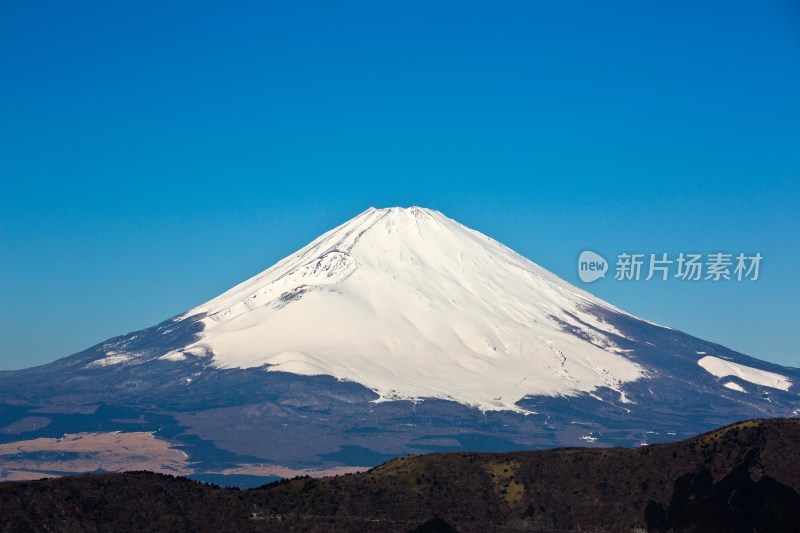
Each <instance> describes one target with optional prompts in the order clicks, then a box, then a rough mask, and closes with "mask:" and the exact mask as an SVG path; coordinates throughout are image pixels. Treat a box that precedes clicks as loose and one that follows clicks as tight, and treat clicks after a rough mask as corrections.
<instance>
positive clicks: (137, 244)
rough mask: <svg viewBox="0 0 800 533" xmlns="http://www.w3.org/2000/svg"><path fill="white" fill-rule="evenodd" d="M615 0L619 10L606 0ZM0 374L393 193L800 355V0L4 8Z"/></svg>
mask: <svg viewBox="0 0 800 533" xmlns="http://www.w3.org/2000/svg"><path fill="white" fill-rule="evenodd" d="M600 4H603V5H600ZM0 77H2V83H0V178H1V179H2V184H3V187H2V190H3V193H2V194H1V195H0V369H13V368H22V367H27V366H31V365H34V364H40V363H44V362H48V361H51V360H54V359H56V358H58V357H62V356H65V355H68V354H70V353H73V352H76V351H78V350H81V349H83V348H86V347H88V346H90V345H92V344H95V343H97V342H100V341H102V340H105V339H106V338H108V337H111V336H114V335H117V334H122V333H126V332H129V331H133V330H136V329H141V328H144V327H147V326H150V325H153V324H155V323H157V322H159V321H161V320H163V319H165V318H168V317H170V316H172V315H175V314H178V313H180V312H182V311H184V310H186V309H188V308H190V307H193V306H195V305H197V304H199V303H201V302H203V301H204V300H206V299H208V298H210V297H212V296H215V295H216V294H218V293H219V292H221V291H223V290H225V289H227V288H228V287H230V286H232V285H233V284H235V283H237V282H239V281H242V280H243V279H245V278H247V277H248V276H251V275H253V274H255V273H257V272H259V271H260V270H263V269H264V268H266V267H268V266H270V265H271V264H272V263H274V262H275V261H277V260H278V259H280V258H282V257H283V256H285V255H288V254H289V253H291V252H293V251H294V250H296V249H298V248H300V247H301V246H302V245H304V244H306V243H307V242H308V241H310V240H312V239H313V238H314V237H316V236H317V235H319V234H320V233H322V232H324V231H326V230H328V229H330V228H331V227H333V226H335V225H337V224H339V223H341V222H344V221H345V220H347V219H349V218H351V217H352V216H355V215H356V214H358V213H359V212H361V211H363V210H364V209H366V208H367V207H369V206H378V207H387V206H395V205H402V206H407V205H422V206H426V207H432V208H435V209H439V210H441V211H443V212H444V213H445V214H446V215H448V216H450V217H452V218H455V219H456V220H458V221H460V222H462V223H464V224H466V225H468V226H470V227H473V228H475V229H477V230H479V231H482V232H484V233H486V234H488V235H490V236H491V237H494V238H495V239H497V240H499V241H501V242H503V243H504V244H507V245H508V246H510V247H512V248H514V249H515V250H517V251H518V252H520V253H522V254H523V255H525V256H527V257H528V258H530V259H532V260H533V261H535V262H537V263H539V264H541V265H542V266H544V267H546V268H549V269H550V270H552V271H554V272H555V273H557V274H559V275H561V276H562V277H564V278H566V279H567V280H569V281H571V282H574V283H576V284H580V282H579V281H578V278H577V272H576V260H577V256H578V254H579V253H580V251H582V250H583V249H586V248H590V249H593V250H596V251H599V252H600V253H602V254H604V255H605V256H606V257H610V256H613V255H614V254H616V253H619V252H622V251H638V252H644V253H660V252H670V253H677V252H680V251H687V252H688V251H699V252H702V253H711V252H716V251H728V252H733V253H736V252H739V251H743V252H756V251H759V252H761V253H762V254H763V255H764V263H763V265H762V270H761V279H759V280H758V281H757V282H754V283H735V282H726V283H718V284H713V283H710V282H696V283H678V282H656V281H652V282H649V283H645V282H638V283H621V282H614V281H613V280H610V279H606V280H602V281H598V282H596V283H594V284H592V285H589V286H584V287H585V288H587V289H588V290H590V291H592V292H594V293H595V294H597V295H598V296H600V297H602V298H604V299H606V300H608V301H609V302H611V303H613V304H615V305H618V306H620V307H622V308H624V309H626V310H628V311H630V312H633V313H635V314H638V315H640V316H643V317H645V318H648V319H650V320H653V321H656V322H659V323H662V324H667V325H670V326H673V327H677V328H679V329H682V330H684V331H687V332H689V333H692V334H694V335H697V336H699V337H702V338H705V339H708V340H712V341H715V342H719V343H721V344H724V345H726V346H729V347H731V348H733V349H736V350H739V351H742V352H744V353H747V354H749V355H753V356H756V357H759V358H762V359H766V360H770V361H775V362H778V363H782V364H788V365H792V366H800V350H798V348H797V342H796V340H797V334H796V331H797V323H798V318H800V313H798V300H800V290H799V289H798V280H797V268H798V265H800V249H799V247H798V244H797V242H798V235H800V215H798V207H799V206H800V98H798V95H799V94H800V7H799V6H798V4H797V3H796V2H793V1H791V0H786V1H779V0H774V1H767V2H758V3H754V2H735V1H734V2H732V1H725V2H714V1H704V2H689V1H678V2H642V1H631V2H608V3H606V2H603V3H600V2H592V1H586V2H568V1H565V2H532V1H528V2H502V3H497V2H437V1H434V2H430V1H426V2H280V3H278V2H252V3H247V2H227V3H224V4H219V3H203V2H194V1H193V2H147V1H140V2H130V3H126V4H125V5H123V3H121V2H100V1H98V2H85V1H76V2H56V1H52V2H41V1H29V2H3V3H0Z"/></svg>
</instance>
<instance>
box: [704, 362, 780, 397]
mask: <svg viewBox="0 0 800 533" xmlns="http://www.w3.org/2000/svg"><path fill="white" fill-rule="evenodd" d="M697 364H698V365H700V366H701V367H703V369H704V370H705V371H706V372H708V373H709V374H711V375H713V376H715V377H718V378H725V377H728V376H735V377H737V378H739V379H743V380H745V381H749V382H750V383H754V384H756V385H763V386H764V387H770V388H773V389H780V390H784V391H788V390H789V388H790V387H791V386H792V382H791V381H790V380H789V378H787V377H786V376H783V375H781V374H776V373H775V372H768V371H766V370H760V369H758V368H752V367H749V366H745V365H740V364H739V363H734V362H733V361H726V360H725V359H720V358H719V357H714V356H713V355H707V356H705V357H703V358H702V359H700V360H699V361H697ZM725 386H726V387H728V388H733V387H730V386H729V384H726V385H725ZM733 389H734V390H741V387H739V388H738V389H736V388H733Z"/></svg>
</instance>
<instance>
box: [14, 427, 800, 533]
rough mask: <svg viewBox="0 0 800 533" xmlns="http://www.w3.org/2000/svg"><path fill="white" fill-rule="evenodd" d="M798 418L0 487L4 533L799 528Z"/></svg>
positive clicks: (791, 530) (758, 529)
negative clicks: (304, 474)
mask: <svg viewBox="0 0 800 533" xmlns="http://www.w3.org/2000/svg"><path fill="white" fill-rule="evenodd" d="M798 442H800V420H795V419H772V420H752V421H747V422H741V423H737V424H734V425H731V426H727V427H724V428H722V429H719V430H716V431H713V432H710V433H706V434H703V435H700V436H698V437H695V438H692V439H688V440H685V441H681V442H674V443H668V444H659V445H652V446H644V447H640V448H638V449H621V448H610V449H587V448H562V449H555V450H543V451H527V452H510V453H467V452H457V453H435V454H428V455H415V456H407V457H403V458H400V459H395V460H393V461H390V462H388V463H385V464H383V465H381V466H378V467H376V468H373V469H372V470H370V471H368V472H365V473H361V474H352V475H345V476H337V477H330V478H322V479H310V478H297V479H293V480H286V481H281V482H277V483H273V484H270V485H265V486H263V487H261V488H258V489H252V490H247V491H239V490H236V489H223V488H219V487H215V486H211V485H204V484H200V483H197V482H192V481H189V480H186V479H183V478H173V477H171V476H165V475H160V474H152V473H148V472H133V473H125V474H106V475H86V476H79V477H71V478H62V479H52V480H42V481H36V482H27V483H5V484H0V516H2V523H0V530H2V531H73V530H81V531H108V530H114V531H398V532H399V531H415V530H416V531H453V530H455V531H461V532H471V531H475V532H479V531H481V532H482V531H613V532H622V531H720V532H722V531H725V532H750V531H771V532H784V531H785V532H794V531H800V495H798V491H799V490H800V447H799V446H798V444H797V443H798Z"/></svg>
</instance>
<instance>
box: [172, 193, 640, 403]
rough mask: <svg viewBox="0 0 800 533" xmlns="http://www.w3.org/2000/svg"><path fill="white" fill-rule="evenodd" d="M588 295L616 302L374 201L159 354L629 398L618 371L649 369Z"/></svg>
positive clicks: (431, 392) (461, 387)
mask: <svg viewBox="0 0 800 533" xmlns="http://www.w3.org/2000/svg"><path fill="white" fill-rule="evenodd" d="M597 307H599V308H602V309H605V310H610V311H613V312H614V313H623V312H622V311H620V310H618V309H616V308H613V307H612V306H610V305H609V304H607V303H605V302H603V301H602V300H599V299H597V298H595V297H594V296H592V295H590V294H588V293H586V292H584V291H582V290H580V289H578V288H576V287H574V286H572V285H570V284H569V283H567V282H565V281H564V280H562V279H560V278H558V277H557V276H555V275H553V274H551V273H550V272H548V271H547V270H545V269H543V268H541V267H539V266H538V265H536V264H534V263H532V262H531V261H529V260H527V259H525V258H524V257H522V256H520V255H519V254H517V253H515V252H513V251H512V250H510V249H509V248H507V247H505V246H503V245H501V244H499V243H498V242H496V241H494V240H492V239H490V238H488V237H486V236H485V235H482V234H481V233H478V232H476V231H473V230H471V229H469V228H466V227H465V226H463V225H461V224H459V223H457V222H455V221H453V220H451V219H449V218H447V217H445V216H444V215H442V214H441V213H439V212H437V211H433V210H428V209H422V208H418V207H412V208H408V209H403V208H391V209H374V208H372V209H369V210H367V211H365V212H364V213H362V214H360V215H358V216H357V217H355V218H353V219H352V220H350V221H348V222H346V223H345V224H343V225H341V226H339V227H337V228H335V229H333V230H332V231H330V232H328V233H326V234H324V235H322V236H321V237H319V238H318V239H316V240H315V241H313V242H312V243H311V244H309V245H308V246H306V247H305V248H303V249H301V250H300V251H298V252H297V253H295V254H293V255H291V256H289V257H287V258H285V259H284V260H282V261H280V262H279V263H278V264H276V265H275V266H273V267H271V268H269V269H267V270H266V271H264V272H262V273H261V274H259V275H257V276H255V277H253V278H252V279H250V280H248V281H246V282H244V283H242V284H240V285H238V286H236V287H234V288H233V289H231V290H229V291H227V292H226V293H224V294H222V295H220V296H219V297H217V298H214V299H213V300H211V301H209V302H207V303H205V304H203V305H201V306H199V307H197V308H195V309H193V310H191V311H189V312H188V313H186V314H185V315H184V316H186V317H189V316H193V315H197V314H204V315H205V317H204V318H203V319H202V321H203V324H204V331H203V333H202V335H201V337H202V338H201V339H200V340H198V341H197V342H195V343H194V344H191V345H189V346H187V347H186V348H185V349H182V350H180V351H176V352H171V353H169V354H167V355H165V356H164V358H165V359H173V360H178V359H183V358H185V357H191V356H199V355H211V356H213V362H214V364H215V365H216V366H218V367H222V368H249V367H260V366H263V365H269V366H268V367H267V369H268V370H271V371H285V372H292V373H295V374H304V375H321V374H326V375H332V376H335V377H336V378H339V379H344V380H351V381H355V382H357V383H360V384H362V385H365V386H367V387H369V388H371V389H373V390H375V391H376V392H377V393H378V394H379V395H380V396H381V399H382V400H391V399H398V398H425V397H432V398H442V399H451V400H455V401H457V402H460V403H463V404H467V405H472V406H477V407H480V408H481V409H483V410H497V409H511V410H517V407H516V406H515V405H514V404H515V402H516V401H518V400H520V399H521V398H523V397H525V396H526V395H551V396H557V395H573V394H576V393H579V392H588V393H591V392H592V391H593V390H595V389H596V388H597V387H609V388H611V389H613V390H617V391H620V395H621V398H620V399H621V400H622V401H626V399H625V397H624V394H623V393H622V392H621V384H622V383H625V382H629V381H632V380H636V379H638V378H640V377H642V376H643V375H644V374H645V371H644V369H643V368H642V367H640V366H639V365H637V364H636V363H634V362H632V361H631V360H629V359H627V358H626V357H624V356H623V355H622V351H621V350H619V349H618V348H617V347H616V346H615V345H614V344H613V342H612V341H611V340H610V339H609V338H608V337H607V336H606V335H603V334H602V332H610V333H615V334H619V332H617V331H616V330H615V329H614V328H613V326H611V325H610V324H608V323H607V322H605V321H603V320H602V319H601V318H599V317H598V316H596V315H595V314H593V313H592V312H591V309H593V308H597ZM587 324H588V325H589V326H591V327H587ZM565 325H566V326H568V327H570V328H572V329H573V332H572V333H570V332H566V331H565ZM595 328H596V329H595ZM598 330H599V332H598ZM575 331H580V333H581V334H580V335H576V334H574V333H575Z"/></svg>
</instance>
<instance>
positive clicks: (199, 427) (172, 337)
mask: <svg viewBox="0 0 800 533" xmlns="http://www.w3.org/2000/svg"><path fill="white" fill-rule="evenodd" d="M798 383H800V371H798V369H794V368H788V367H782V366H779V365H774V364H770V363H767V362H764V361H760V360H758V359H755V358H752V357H748V356H746V355H743V354H740V353H737V352H734V351H732V350H729V349H727V348H724V347H722V346H719V345H717V344H714V343H711V342H707V341H703V340H701V339H698V338H695V337H692V336H690V335H687V334H685V333H682V332H680V331H677V330H675V329H672V328H669V327H664V326H660V325H657V324H654V323H652V322H649V321H647V320H644V319H641V318H638V317H635V316H633V315H631V314H629V313H626V312H625V311H623V310H620V309H618V308H616V307H614V306H612V305H610V304H608V303H606V302H604V301H602V300H600V299H598V298H596V297H595V296H593V295H591V294H589V293H587V292H585V291H583V290H581V289H579V288H577V287H575V286H573V285H571V284H569V283H567V282H566V281H564V280H563V279H561V278H559V277H557V276H555V275H554V274H552V273H550V272H548V271H547V270H545V269H543V268H542V267H540V266H538V265H536V264H535V263H533V262H531V261H529V260H528V259H526V258H524V257H522V256H520V255H519V254H517V253H515V252H513V251H512V250H510V249H509V248H507V247H505V246H503V245H502V244H500V243H498V242H496V241H494V240H492V239H490V238H489V237H486V236H485V235H483V234H481V233H479V232H477V231H474V230H471V229H469V228H467V227H465V226H463V225H461V224H459V223H458V222H455V221H454V220H451V219H449V218H447V217H446V216H444V215H443V214H441V213H439V212H437V211H433V210H429V209H424V208H419V207H411V208H407V209H404V208H390V209H374V208H372V209H369V210H367V211H365V212H363V213H361V214H360V215H358V216H356V217H355V218H353V219H352V220H350V221H348V222H346V223H344V224H342V225H341V226H339V227H337V228H335V229H333V230H331V231H329V232H328V233H326V234H324V235H322V236H321V237H319V238H318V239H316V240H314V241H313V242H312V243H310V244H309V245H307V246H306V247H304V248H302V249H301V250H299V251H298V252H296V253H294V254H292V255H291V256H289V257H287V258H285V259H284V260H282V261H280V262H279V263H277V264H276V265H274V266H272V267H270V268H268V269H267V270H265V271H264V272H262V273H260V274H258V275H257V276H255V277H253V278H251V279H249V280H247V281H245V282H243V283H241V284H240V285H237V286H236V287H233V288H232V289H230V290H229V291H227V292H225V293H224V294H222V295H220V296H218V297H216V298H214V299H212V300H210V301H208V302H206V303H204V304H202V305H200V306H198V307H196V308H194V309H191V310H189V311H187V312H186V313H183V314H181V315H179V316H176V317H174V318H171V319H169V320H167V321H165V322H163V323H161V324H158V325H156V326H153V327H152V328H149V329H145V330H142V331H138V332H134V333H130V334H127V335H123V336H120V337H115V338H113V339H109V340H108V341H105V342H103V343H101V344H98V345H97V346H94V347H92V348H89V349H87V350H85V351H83V352H80V353H77V354H75V355H72V356H70V357H66V358H64V359H60V360H57V361H55V362H53V363H50V364H48V365H44V366H41V367H35V368H31V369H27V370H20V371H10V372H0V443H3V442H6V443H7V442H14V441H22V440H30V439H34V438H41V437H60V436H61V435H63V434H64V433H74V432H79V431H80V432H88V431H93V432H97V431H100V432H102V431H121V432H131V431H142V430H145V431H149V432H152V433H153V434H154V435H155V436H156V437H157V438H161V439H163V440H165V441H167V442H169V443H171V444H172V445H174V446H175V447H178V448H180V449H181V450H182V451H184V452H185V454H187V464H190V465H191V469H193V470H194V471H197V472H212V471H213V472H223V473H236V472H239V473H242V472H244V473H257V472H262V473H263V472H267V471H274V468H273V470H269V468H267V467H264V465H273V467H274V466H275V465H279V466H281V467H289V468H296V469H297V468H317V469H320V468H330V467H335V466H342V465H359V466H363V465H372V464H376V463H378V462H381V461H383V460H386V459H389V458H391V457H396V456H398V455H403V454H408V453H418V452H420V451H436V450H467V449H471V450H475V449H481V450H487V451H489V450H491V451H503V450H510V449H521V448H542V447H550V446H556V445H577V444H590V445H597V446H601V445H605V446H609V445H624V446H632V445H639V444H648V443H652V442H659V441H668V440H677V439H680V438H684V437H688V436H691V435H693V434H696V433H698V432H700V431H706V430H709V429H711V428H713V427H716V426H719V425H722V424H725V423H729V422H734V421H737V420H741V419H744V418H754V417H774V416H796V415H797V414H798V412H800V411H798V409H800V396H798ZM34 419H35V420H36V421H37V423H36V424H33V423H32V422H31V421H32V420H34ZM9 428H10V429H9ZM255 465H261V467H260V468H261V470H259V467H257V466H255Z"/></svg>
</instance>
